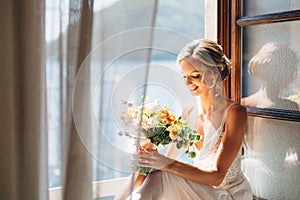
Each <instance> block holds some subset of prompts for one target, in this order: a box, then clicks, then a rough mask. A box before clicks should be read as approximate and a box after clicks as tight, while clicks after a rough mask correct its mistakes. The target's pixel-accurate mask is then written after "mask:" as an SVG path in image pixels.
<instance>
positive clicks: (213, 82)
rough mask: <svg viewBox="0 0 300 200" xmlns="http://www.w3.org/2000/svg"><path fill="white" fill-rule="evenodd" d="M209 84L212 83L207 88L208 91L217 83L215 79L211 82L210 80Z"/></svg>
mask: <svg viewBox="0 0 300 200" xmlns="http://www.w3.org/2000/svg"><path fill="white" fill-rule="evenodd" d="M211 83H212V84H211V85H210V86H207V87H208V88H209V89H211V88H213V87H215V85H216V83H217V81H216V79H212V80H211Z"/></svg>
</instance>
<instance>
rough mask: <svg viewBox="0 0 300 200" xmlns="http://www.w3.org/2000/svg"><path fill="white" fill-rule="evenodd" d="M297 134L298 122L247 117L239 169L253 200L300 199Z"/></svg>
mask: <svg viewBox="0 0 300 200" xmlns="http://www.w3.org/2000/svg"><path fill="white" fill-rule="evenodd" d="M299 130H300V123H298V122H288V121H280V120H273V119H266V118H259V117H248V127H247V134H246V137H245V149H244V150H245V151H244V159H243V163H242V167H243V171H244V173H245V175H246V176H247V177H248V178H249V182H250V185H251V187H252V190H253V194H254V195H255V196H257V197H260V198H264V199H298V198H299V195H300V188H299V184H300V162H299V153H300V143H299V141H300V134H299Z"/></svg>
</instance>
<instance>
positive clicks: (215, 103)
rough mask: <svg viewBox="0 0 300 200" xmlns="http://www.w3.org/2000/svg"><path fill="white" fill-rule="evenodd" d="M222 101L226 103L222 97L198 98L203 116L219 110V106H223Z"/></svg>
mask: <svg viewBox="0 0 300 200" xmlns="http://www.w3.org/2000/svg"><path fill="white" fill-rule="evenodd" d="M224 100H225V101H226V98H225V97H224V96H222V95H214V97H213V98H212V97H211V95H208V96H206V97H200V106H201V107H202V111H203V114H204V115H209V114H211V113H212V112H215V111H216V110H217V109H220V108H221V107H222V106H220V105H223V101H224ZM224 104H225V103H224Z"/></svg>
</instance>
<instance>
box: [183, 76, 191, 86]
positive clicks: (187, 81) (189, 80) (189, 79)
mask: <svg viewBox="0 0 300 200" xmlns="http://www.w3.org/2000/svg"><path fill="white" fill-rule="evenodd" d="M184 83H185V84H186V85H188V84H190V83H191V78H190V77H189V76H186V77H185V78H184Z"/></svg>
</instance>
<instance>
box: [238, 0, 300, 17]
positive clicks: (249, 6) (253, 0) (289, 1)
mask: <svg viewBox="0 0 300 200" xmlns="http://www.w3.org/2000/svg"><path fill="white" fill-rule="evenodd" d="M299 8H300V1H298V0H276V1H274V0H263V1H262V0H245V1H243V16H253V15H262V14H270V13H276V12H284V11H289V10H297V9H299Z"/></svg>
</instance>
